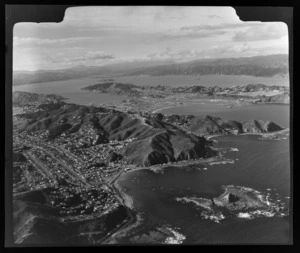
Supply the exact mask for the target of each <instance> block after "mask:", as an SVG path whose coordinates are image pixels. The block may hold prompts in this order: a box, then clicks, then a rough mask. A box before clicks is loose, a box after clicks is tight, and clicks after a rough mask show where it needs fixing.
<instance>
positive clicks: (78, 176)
mask: <svg viewBox="0 0 300 253" xmlns="http://www.w3.org/2000/svg"><path fill="white" fill-rule="evenodd" d="M249 8H250V7H249ZM272 8H274V9H276V8H278V7H272ZM290 36H291V33H290V32H289V27H288V25H287V24H286V23H284V22H282V21H273V22H266V21H259V20H258V21H243V20H242V19H241V18H240V17H239V15H238V12H237V10H236V9H235V8H234V7H231V6H97V5H95V6H74V7H69V8H66V10H65V12H64V15H63V20H62V21H61V22H35V21H32V22H29V21H26V22H17V23H15V24H14V26H13V31H12V85H11V96H12V104H11V108H12V109H11V110H12V111H11V112H12V115H11V117H12V129H11V135H12V145H11V147H12V150H11V154H12V157H11V165H12V166H11V168H9V167H7V166H6V167H5V169H6V170H10V172H9V173H8V174H6V175H11V189H12V190H11V192H9V191H8V192H6V194H10V195H9V196H11V197H10V198H9V199H10V202H11V203H6V204H7V205H8V204H10V205H11V206H12V213H11V219H12V221H11V224H12V226H11V228H10V231H11V236H12V238H13V239H12V240H13V242H12V246H16V247H28V246H47V247H51V246H59V245H63V246H77V245H79V246H101V245H291V244H292V243H293V234H292V210H291V202H292V200H293V199H292V197H293V196H292V193H291V192H292V191H291V189H292V183H291V182H292V181H291V179H292V169H293V168H292V166H291V145H290V122H291V117H292V115H291V113H290V112H291V111H290V109H291V108H290V104H291V101H290V86H291V78H292V77H291V72H290V69H291V67H292V66H290V54H291V52H290V47H289V46H290V40H289V37H290Z"/></svg>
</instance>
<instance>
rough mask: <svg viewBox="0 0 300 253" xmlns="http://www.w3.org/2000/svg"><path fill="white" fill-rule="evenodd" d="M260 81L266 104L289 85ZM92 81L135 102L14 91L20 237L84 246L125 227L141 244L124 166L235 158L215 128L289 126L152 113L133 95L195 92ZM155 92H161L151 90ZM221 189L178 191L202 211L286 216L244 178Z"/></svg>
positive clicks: (243, 130)
mask: <svg viewBox="0 0 300 253" xmlns="http://www.w3.org/2000/svg"><path fill="white" fill-rule="evenodd" d="M247 87H248V88H249V87H250V86H246V88H245V87H243V88H241V89H243V91H241V90H240V89H236V90H235V91H234V92H237V93H236V94H237V96H238V99H241V97H240V96H245V95H244V94H243V93H242V94H241V93H240V92H244V93H247V94H248V93H249V94H250V95H251V94H252V95H253V93H255V92H256V91H255V90H256V88H255V87H253V86H251V89H250V90H249V89H248V88H247ZM258 87H259V89H263V90H264V89H265V92H266V93H267V92H269V94H271V93H272V94H273V93H276V95H274V94H273V95H272V96H269V97H268V98H266V97H260V98H259V99H260V102H261V101H277V102H278V101H281V102H284V103H287V102H288V99H289V98H288V97H289V95H287V94H288V93H287V90H286V89H285V88H280V87H271V88H270V87H268V90H266V89H267V88H266V87H264V86H258ZM87 89H88V90H96V91H98V90H101V92H111V91H112V90H113V92H115V90H118V91H119V92H121V93H123V94H127V95H128V96H129V97H131V98H132V99H133V100H134V101H135V102H134V103H131V102H130V106H129V107H124V104H123V105H120V106H119V107H111V106H98V107H96V106H83V105H76V104H70V103H66V102H65V100H66V99H65V98H63V97H61V96H58V95H43V94H36V93H28V92H14V93H13V107H14V108H13V110H14V116H13V117H14V118H13V124H14V125H13V131H14V134H13V138H14V140H13V156H14V157H13V161H14V163H13V183H14V185H13V191H14V227H15V229H14V231H15V233H14V237H15V242H16V243H25V244H26V243H29V244H30V243H40V244H41V243H57V244H60V243H69V244H76V243H77V242H78V240H79V239H80V241H81V244H101V243H117V242H118V238H122V237H124V236H127V237H128V236H129V235H132V236H133V238H135V239H133V241H134V242H136V241H138V242H143V240H144V239H145V238H142V237H134V235H135V231H138V229H139V227H140V226H141V224H142V221H143V218H142V215H141V214H139V213H138V212H137V211H136V210H135V208H134V205H133V202H132V199H131V198H130V196H129V195H127V194H126V193H125V192H124V191H122V189H121V188H120V187H119V185H118V177H119V176H120V175H121V174H123V173H127V172H128V171H133V170H144V169H150V170H152V171H157V172H159V171H160V170H161V169H163V168H164V167H166V166H169V165H172V166H175V167H176V166H184V165H188V164H209V163H217V162H221V163H223V162H224V163H226V162H230V160H228V159H227V158H225V157H223V156H222V155H221V151H220V149H219V148H218V147H217V145H216V143H215V141H213V140H210V138H211V137H213V136H219V135H240V134H259V135H261V138H267V139H268V138H269V139H276V138H277V139H278V138H280V137H286V136H287V135H288V134H289V130H288V129H284V128H282V127H281V126H279V125H277V124H276V123H274V122H271V121H262V120H255V119H253V120H249V121H245V122H238V121H235V120H224V119H221V118H218V117H212V116H208V115H207V116H193V115H169V116H167V115H163V114H161V113H151V111H153V109H155V108H156V107H155V108H154V107H149V110H148V111H146V110H145V111H144V109H143V106H142V105H141V104H140V103H139V102H137V101H142V100H143V101H146V102H145V103H144V104H143V105H144V106H149V104H148V105H147V101H148V102H149V101H152V100H151V99H150V100H146V99H144V96H146V95H143V96H142V95H141V92H142V91H143V92H145V94H148V95H147V97H148V98H149V97H151V96H152V97H154V98H155V97H156V96H163V100H165V101H167V100H168V99H167V98H166V96H167V95H166V94H169V95H168V96H169V97H170V96H174V99H175V100H178V101H181V100H180V99H179V98H181V99H183V100H186V99H187V97H189V98H190V97H192V96H194V95H195V90H193V89H191V88H187V87H186V90H185V91H184V92H183V91H181V89H180V88H176V89H175V91H174V88H168V90H166V89H165V88H163V87H162V86H161V87H160V88H159V89H155V90H154V89H152V88H151V87H150V88H149V87H148V88H145V87H143V88H138V87H136V86H132V85H129V86H126V85H124V84H122V85H118V84H113V83H108V84H107V83H106V84H101V85H95V86H93V87H88V88H87ZM108 89H110V91H107V90H108ZM245 89H246V90H245ZM170 90H172V91H171V92H170ZM199 90H201V91H203V93H207V92H208V93H209V94H206V95H207V96H209V97H210V96H214V97H215V96H224V97H226V98H227V96H228V97H231V96H234V95H233V94H232V93H233V91H232V90H231V89H216V88H214V89H213V90H211V89H207V88H204V89H202V88H199ZM263 90H260V92H262V91H263ZM275 90H276V92H275ZM278 91H279V92H278ZM149 92H150V94H151V96H150V95H149ZM154 92H156V93H159V94H156V95H155V96H154V95H153V94H154ZM200 93H201V92H200ZM210 93H213V95H212V94H210ZM162 94H165V95H162ZM201 94H202V93H201ZM221 94H222V95H221ZM249 94H248V95H249ZM202 95H203V94H202ZM141 96H142V97H141ZM169 97H168V98H169ZM250 97H251V96H250ZM136 98H138V99H140V100H135V99H136ZM247 98H249V96H248V97H247ZM251 99H252V100H253V99H254V100H255V101H257V99H258V97H257V96H254V95H253V96H252V97H251ZM277 99H278V100H277ZM152 102H153V101H152ZM240 102H241V101H240ZM242 102H243V101H242ZM126 103H127V104H128V102H125V104H126ZM155 106H157V105H155ZM159 106H163V102H162V103H161V104H159ZM224 190H225V192H224V193H223V194H222V195H221V196H216V197H215V198H214V199H213V200H210V199H205V198H202V199H196V198H194V199H193V198H178V199H177V201H181V202H193V203H196V204H199V203H200V204H199V205H200V206H202V208H203V209H204V211H203V212H202V215H203V217H204V219H206V218H208V219H213V220H215V221H219V220H222V219H224V218H225V217H227V216H228V215H229V216H234V215H235V216H237V217H240V218H249V219H252V218H254V217H258V216H259V215H264V216H266V217H268V215H269V217H271V216H274V215H279V216H285V215H288V211H287V210H286V209H285V207H284V206H280V205H279V204H274V203H271V202H269V201H268V200H267V199H266V197H264V196H261V195H259V193H258V192H256V191H255V190H252V189H251V190H249V189H248V190H247V189H245V188H242V187H238V186H225V187H224ZM205 217H206V218H205ZM216 217H217V218H216ZM153 233H154V234H155V236H158V234H159V237H163V238H165V239H164V241H165V243H176V242H178V241H182V240H184V238H182V236H181V235H180V234H178V233H177V232H176V231H174V230H172V229H170V228H168V227H162V228H160V229H159V231H156V232H153ZM146 237H147V238H146V239H145V240H146V241H148V242H149V240H150V239H149V238H148V236H146ZM180 238H181V239H180ZM150 241H151V240H150Z"/></svg>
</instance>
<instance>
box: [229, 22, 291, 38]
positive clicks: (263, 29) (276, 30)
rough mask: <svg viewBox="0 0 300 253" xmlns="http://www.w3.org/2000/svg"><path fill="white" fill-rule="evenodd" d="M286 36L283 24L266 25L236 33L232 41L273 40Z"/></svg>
mask: <svg viewBox="0 0 300 253" xmlns="http://www.w3.org/2000/svg"><path fill="white" fill-rule="evenodd" d="M286 35H287V27H286V26H285V25H283V23H275V24H268V23H266V24H262V25H261V26H258V27H249V28H248V29H247V30H245V31H239V32H236V33H235V35H234V36H233V41H261V40H275V39H280V38H281V37H283V36H286Z"/></svg>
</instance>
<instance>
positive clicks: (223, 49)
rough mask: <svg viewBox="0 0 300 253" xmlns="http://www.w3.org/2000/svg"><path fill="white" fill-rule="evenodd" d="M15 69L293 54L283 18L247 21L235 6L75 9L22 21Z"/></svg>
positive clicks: (17, 29) (16, 36)
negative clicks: (49, 18) (48, 19)
mask: <svg viewBox="0 0 300 253" xmlns="http://www.w3.org/2000/svg"><path fill="white" fill-rule="evenodd" d="M13 43H14V44H13V45H14V48H13V68H14V70H38V69H63V68H70V67H75V66H78V65H87V66H102V65H107V64H114V63H123V62H161V61H162V62H166V61H173V62H183V61H190V60H197V59H204V58H224V57H241V56H255V55H268V54H287V53H288V30H287V26H286V25H285V24H284V23H279V22H269V23H262V22H242V21H240V20H239V18H238V16H237V15H236V12H235V10H234V9H233V8H231V7H72V8H69V9H67V10H66V13H65V17H64V20H63V22H61V23H39V24H37V23H18V24H16V25H15V26H14V37H13Z"/></svg>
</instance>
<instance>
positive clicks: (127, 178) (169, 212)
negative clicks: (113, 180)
mask: <svg viewBox="0 0 300 253" xmlns="http://www.w3.org/2000/svg"><path fill="white" fill-rule="evenodd" d="M216 139H217V140H218V141H219V146H221V147H231V148H237V149H238V150H239V151H237V152H228V153H226V154H225V156H226V157H228V158H231V159H233V160H235V162H234V163H233V164H215V165H208V166H203V165H199V168H200V167H206V170H201V171H199V170H192V169H191V170H189V169H188V168H184V169H183V168H174V167H169V168H167V169H165V172H164V173H163V174H158V173H154V172H152V171H148V170H141V171H132V172H130V173H128V174H125V175H123V176H122V177H121V178H120V181H119V184H120V186H121V187H123V188H124V189H125V191H126V192H127V193H128V194H129V195H130V196H132V198H133V202H134V205H135V206H136V207H137V209H138V210H139V211H142V212H144V213H145V215H146V222H145V224H144V226H145V227H146V228H147V229H149V230H150V229H153V228H155V227H158V226H162V225H168V226H169V227H173V228H176V229H177V231H179V233H181V234H182V235H184V236H185V237H186V239H185V240H184V241H183V243H185V244H287V243H288V242H289V240H290V239H291V236H290V231H291V230H290V225H289V216H287V217H259V218H255V219H253V220H246V219H225V220H222V221H221V222H220V223H216V222H214V221H211V220H205V219H203V218H202V217H201V216H200V209H199V208H197V206H195V205H192V204H185V203H180V202H176V201H174V199H175V198H177V197H193V196H194V197H202V198H203V197H205V198H212V197H216V196H218V195H219V194H221V193H222V192H223V190H222V189H221V186H222V185H236V186H244V187H249V188H252V189H254V190H258V191H260V192H262V193H266V192H268V191H271V192H272V194H273V195H274V196H275V198H276V197H280V198H281V199H282V200H283V201H285V204H286V205H289V199H288V197H290V158H289V140H288V139H286V140H280V141H261V140H258V136H250V135H248V136H235V137H227V136H226V137H225V136H224V137H218V138H216Z"/></svg>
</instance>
